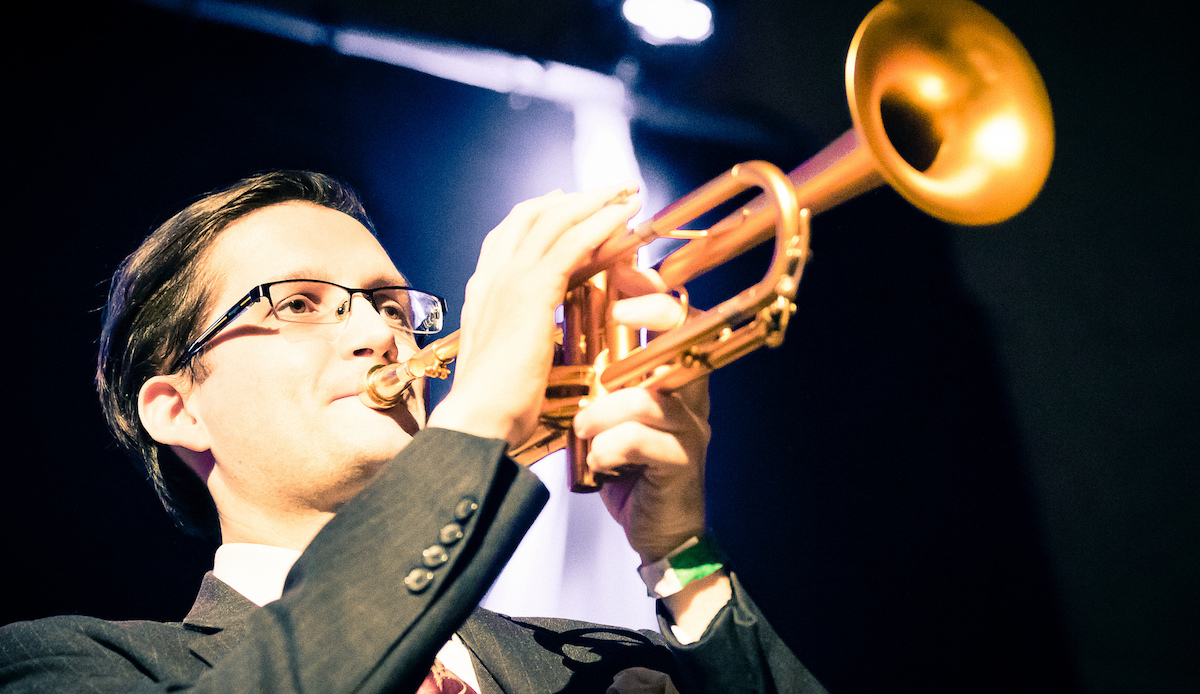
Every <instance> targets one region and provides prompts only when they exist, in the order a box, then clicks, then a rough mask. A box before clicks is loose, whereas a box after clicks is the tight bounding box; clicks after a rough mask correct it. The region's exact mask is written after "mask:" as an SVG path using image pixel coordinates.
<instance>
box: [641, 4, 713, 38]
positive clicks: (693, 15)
mask: <svg viewBox="0 0 1200 694" xmlns="http://www.w3.org/2000/svg"><path fill="white" fill-rule="evenodd" d="M621 14H623V15H625V19H626V20H627V21H628V22H629V23H630V24H632V25H633V26H634V27H635V28H636V29H637V31H638V35H639V36H641V37H642V40H643V41H645V42H646V43H650V44H654V45H655V46H661V45H663V44H669V43H700V42H701V41H703V40H704V39H706V38H708V37H709V36H711V35H712V32H713V23H712V10H711V9H709V7H708V5H705V4H704V3H702V2H699V1H698V0H625V3H624V4H623V5H622V6H621Z"/></svg>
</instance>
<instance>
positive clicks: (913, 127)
mask: <svg viewBox="0 0 1200 694" xmlns="http://www.w3.org/2000/svg"><path fill="white" fill-rule="evenodd" d="M846 95H847V99H848V101H849V106H850V114H851V117H852V119H853V127H852V128H851V129H850V130H848V131H847V132H846V133H845V134H843V135H842V136H841V137H839V138H838V139H837V140H835V141H834V142H832V143H831V144H830V145H828V146H827V147H826V148H825V149H823V150H822V151H821V152H819V153H818V154H817V155H816V156H814V157H812V158H811V159H809V160H808V161H807V162H805V163H804V164H802V165H801V166H799V167H797V168H796V169H794V170H793V171H792V172H791V173H789V174H786V175H785V174H783V173H782V172H781V171H780V170H779V169H778V168H776V167H775V166H773V165H772V164H768V163H766V162H761V161H752V162H744V163H742V164H738V165H737V166H735V167H733V168H732V169H730V170H729V171H727V172H726V173H724V174H722V175H721V176H719V177H717V178H716V179H714V180H712V181H710V182H709V183H707V184H705V185H704V186H701V187H700V188H698V189H697V190H695V191H693V192H691V193H689V194H688V195H686V196H684V197H683V198H681V199H680V200H678V201H676V202H675V203H672V204H671V205H670V206H668V207H667V208H665V209H664V210H662V211H661V212H659V213H658V214H657V215H655V216H654V217H653V218H652V219H650V220H647V221H646V222H643V223H642V224H640V225H638V226H636V227H635V228H634V229H632V230H629V231H627V232H625V233H622V234H619V235H617V236H615V237H613V238H611V239H609V240H608V241H606V242H605V243H603V244H602V245H601V246H600V247H599V248H598V249H597V250H596V251H595V252H594V254H593V257H592V260H591V261H590V262H589V263H588V264H587V266H586V267H584V268H581V269H580V270H579V271H577V272H576V273H575V274H574V275H573V276H572V278H571V282H570V284H569V290H568V292H567V296H566V297H565V299H564V302H563V313H564V322H563V329H562V343H563V344H562V350H561V352H562V360H561V361H562V363H561V364H556V365H555V366H554V367H552V370H551V374H550V380H549V384H548V387H547V389H546V397H545V400H544V404H543V407H542V413H541V418H540V422H539V427H538V430H537V432H536V433H535V435H534V436H533V437H532V438H531V439H530V440H529V441H527V442H526V443H524V444H522V445H521V446H519V447H517V448H516V449H515V450H513V451H511V452H510V453H511V454H512V455H513V457H514V458H515V459H516V460H517V461H518V462H521V463H522V464H531V463H533V462H536V461H537V460H540V459H541V458H543V457H545V456H546V455H548V454H549V453H552V452H554V451H556V450H559V449H562V448H566V449H567V452H568V459H569V461H570V462H569V464H570V465H571V467H572V489H573V490H574V491H593V490H595V489H598V488H599V482H600V480H595V479H592V477H591V475H590V474H589V471H588V470H587V467H586V464H585V462H584V461H585V459H586V453H587V442H586V441H579V440H577V439H576V438H575V437H574V434H573V432H572V431H571V420H572V418H573V417H574V416H575V414H577V413H578V412H579V410H580V409H581V408H582V407H584V406H586V405H587V404H588V402H589V400H590V399H591V398H594V397H596V396H597V395H598V394H601V393H604V392H608V391H612V390H616V389H620V388H628V387H634V386H642V387H655V388H663V389H673V388H678V387H680V386H682V385H684V384H686V383H687V382H689V381H691V380H692V379H695V378H698V377H701V376H703V375H705V374H707V373H709V372H711V371H712V370H713V369H717V368H720V367H721V366H723V365H725V364H727V363H729V362H731V361H733V360H734V359H737V358H739V357H741V356H743V355H745V354H747V353H749V352H751V351H753V350H755V349H757V348H759V347H762V346H768V347H773V346H777V345H779V344H780V343H781V342H782V341H783V336H784V333H785V331H786V330H787V326H788V320H789V318H790V317H791V315H792V313H793V312H794V311H795V305H794V303H793V300H794V298H795V293H796V289H797V286H798V284H799V281H800V275H801V272H802V271H803V268H804V264H805V261H806V260H807V258H808V255H809V248H808V239H809V221H810V218H811V217H812V216H813V215H815V214H819V213H820V212H823V211H825V210H828V209H830V208H832V207H834V206H836V205H838V204H841V203H842V202H845V201H847V200H849V199H851V198H853V197H855V196H857V195H860V194H862V193H864V192H866V191H869V190H872V189H874V188H876V187H878V186H880V185H883V184H885V183H886V184H888V185H890V186H891V187H892V188H894V189H895V190H896V191H898V192H899V193H900V194H901V195H903V196H904V197H905V198H906V199H907V200H908V201H909V202H911V203H912V204H913V205H915V206H916V207H918V208H919V209H921V210H923V211H925V212H927V213H928V214H930V215H932V216H934V217H937V218H939V219H942V220H944V221H947V222H951V223H954V224H966V225H983V224H995V223H998V222H1001V221H1004V220H1006V219H1008V218H1010V217H1012V216H1013V215H1015V214H1017V213H1018V212H1020V211H1021V210H1023V209H1024V208H1025V207H1027V206H1028V205H1029V203H1030V202H1032V201H1033V199H1034V198H1035V197H1036V196H1037V194H1038V192H1039V191H1040V190H1041V188H1042V185H1043V183H1044V182H1045V180H1046V177H1047V175H1048V174H1049V170H1050V163H1051V161H1052V160H1053V158H1054V124H1053V117H1052V115H1051V110H1050V100H1049V96H1048V95H1047V94H1046V88H1045V85H1044V84H1043V82H1042V79H1041V75H1039V74H1038V71H1037V68H1036V66H1035V65H1034V64H1033V61H1032V60H1031V59H1030V57H1029V55H1028V53H1026V51H1025V49H1024V47H1023V46H1022V45H1021V43H1020V42H1019V41H1018V40H1017V39H1016V37H1014V36H1013V35H1012V33H1011V32H1009V31H1008V29H1007V28H1006V27H1005V26H1004V25H1003V24H1001V23H1000V21H999V20H997V19H996V18H995V17H993V16H992V15H991V14H990V13H988V12H987V11H986V10H984V9H983V8H981V7H979V6H978V5H976V4H974V3H972V2H969V1H967V0H886V1H885V2H883V3H881V4H879V5H877V6H876V7H875V8H874V9H873V10H872V11H871V12H870V13H869V14H868V15H867V17H866V19H864V20H863V22H862V24H860V25H859V27H858V31H857V32H856V33H855V36H854V39H853V40H852V41H851V44H850V50H849V54H848V56H847V60H846ZM750 189H760V190H761V194H760V195H759V196H758V197H756V198H754V199H753V200H752V201H751V202H749V203H748V204H746V205H744V206H742V207H741V208H739V209H738V210H737V211H736V212H734V213H733V214H730V215H728V216H727V217H725V218H723V219H721V220H720V221H718V222H717V223H715V224H713V225H712V226H710V227H709V228H707V229H700V230H686V229H685V228H684V227H685V225H688V224H689V223H691V222H694V221H695V220H696V219H697V218H699V217H701V216H703V215H705V214H706V213H708V212H711V211H713V210H714V209H717V208H718V207H721V206H722V205H724V204H726V203H728V202H729V201H730V200H732V199H733V198H734V197H736V196H738V195H739V194H741V193H743V192H745V191H747V190H750ZM658 238H677V239H685V240H686V241H687V243H686V244H685V245H683V246H682V247H681V248H679V249H678V250H677V251H676V252H674V253H673V254H671V255H670V256H668V257H667V258H666V259H665V260H664V261H663V262H662V263H661V264H660V265H659V267H658V271H659V274H660V276H661V277H662V278H663V280H664V282H666V284H667V286H670V287H677V288H681V287H683V286H684V284H685V283H686V282H688V281H690V280H691V279H693V278H695V277H697V276H699V275H701V274H703V273H705V272H707V271H709V270H711V269H713V268H715V267H718V266H720V265H722V264H723V263H725V262H727V261H729V260H730V259H732V258H734V257H737V256H738V255H740V254H742V253H744V252H745V251H747V250H749V249H751V248H753V247H755V246H758V245H759V244H761V243H764V242H766V241H767V240H769V239H771V238H774V239H775V252H774V256H773V259H772V261H771V265H770V267H769V268H768V270H767V273H766V275H765V276H764V277H763V279H762V281H760V282H759V283H757V284H755V285H753V286H752V287H750V288H748V289H746V290H745V291H743V292H741V293H740V294H738V295H737V296H734V297H733V298H731V299H728V300H726V301H724V302H722V303H721V304H719V305H718V306H716V307H714V308H712V309H710V310H708V311H706V312H704V313H699V314H696V315H693V316H691V317H690V318H689V319H688V320H687V321H686V322H684V323H683V324H682V325H681V326H679V327H677V328H675V329H672V330H669V331H666V332H664V333H662V334H660V335H658V336H657V337H655V338H654V339H652V340H650V341H649V342H648V343H647V344H645V345H644V346H637V345H636V341H635V339H634V335H633V334H632V332H631V331H629V330H627V329H624V328H623V327H622V326H618V325H616V324H615V322H614V321H612V320H610V315H609V314H610V313H611V307H612V304H613V303H614V302H615V300H616V297H615V296H614V295H613V293H612V292H611V291H610V289H609V287H608V283H607V273H608V271H609V270H611V269H612V268H614V267H616V266H617V265H618V264H620V263H631V262H633V258H634V257H635V256H636V252H637V249H638V248H639V247H640V246H642V245H644V244H646V243H649V242H650V241H653V240H655V239H658ZM457 345H458V336H457V334H452V335H449V336H447V337H445V338H443V339H441V340H438V341H436V342H433V343H431V344H430V345H428V346H427V347H425V349H423V350H422V351H421V352H419V353H418V354H416V355H414V356H413V357H412V358H411V359H409V360H408V361H407V362H401V363H398V364H388V365H385V366H377V367H375V368H373V369H372V370H371V371H370V372H369V373H368V374H367V375H366V376H365V378H364V380H363V384H362V392H361V395H360V397H361V398H362V400H363V402H365V403H366V404H368V405H370V406H371V407H376V408H388V407H391V406H393V405H395V404H396V403H397V402H398V401H399V398H400V396H401V394H402V393H403V392H404V390H405V389H406V388H407V387H408V386H409V384H410V383H411V382H412V381H413V380H415V379H417V378H422V377H426V376H432V377H437V378H445V377H446V376H447V375H448V373H449V368H448V367H449V364H450V362H452V361H453V360H454V358H455V356H456V355H457V349H458V347H457Z"/></svg>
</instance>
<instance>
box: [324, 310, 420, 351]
mask: <svg viewBox="0 0 1200 694" xmlns="http://www.w3.org/2000/svg"><path fill="white" fill-rule="evenodd" d="M396 337H397V336H396V332H395V331H394V330H392V329H391V327H389V326H388V324H387V322H386V321H384V320H383V316H380V315H379V312H378V311H376V310H375V306H374V305H373V304H372V303H371V302H370V301H369V300H367V297H366V296H365V295H362V294H353V295H351V296H350V315H349V316H347V318H346V325H345V327H344V329H343V331H342V340H343V341H344V343H345V349H346V351H347V353H349V354H353V355H354V356H358V357H369V356H383V357H384V358H385V359H387V358H391V359H396V358H399V356H400V355H399V354H398V353H399V351H400V348H401V341H400V340H397V339H396ZM415 351H416V345H413V352H415Z"/></svg>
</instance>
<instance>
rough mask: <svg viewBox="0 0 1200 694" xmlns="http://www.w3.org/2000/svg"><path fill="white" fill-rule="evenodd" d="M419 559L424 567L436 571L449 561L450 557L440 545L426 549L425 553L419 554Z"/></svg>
mask: <svg viewBox="0 0 1200 694" xmlns="http://www.w3.org/2000/svg"><path fill="white" fill-rule="evenodd" d="M421 559H422V560H423V561H424V562H425V566H428V567H429V568H431V569H436V568H437V567H439V566H441V565H442V564H445V563H446V561H447V560H448V559H450V555H449V554H447V553H446V549H445V548H444V547H442V546H441V545H433V546H432V547H426V548H425V551H423V552H421Z"/></svg>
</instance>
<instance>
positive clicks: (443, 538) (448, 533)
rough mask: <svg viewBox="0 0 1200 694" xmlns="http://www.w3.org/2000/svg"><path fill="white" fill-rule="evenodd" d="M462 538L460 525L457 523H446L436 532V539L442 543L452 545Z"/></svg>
mask: <svg viewBox="0 0 1200 694" xmlns="http://www.w3.org/2000/svg"><path fill="white" fill-rule="evenodd" d="M462 538H463V529H462V526H461V525H459V524H458V523H447V524H446V525H445V526H444V527H443V528H442V529H441V530H440V531H439V532H438V541H439V542H441V543H442V544H443V545H452V544H454V543H455V542H458V541H459V540H461V539H462Z"/></svg>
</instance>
